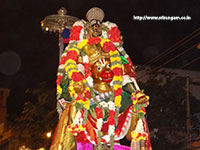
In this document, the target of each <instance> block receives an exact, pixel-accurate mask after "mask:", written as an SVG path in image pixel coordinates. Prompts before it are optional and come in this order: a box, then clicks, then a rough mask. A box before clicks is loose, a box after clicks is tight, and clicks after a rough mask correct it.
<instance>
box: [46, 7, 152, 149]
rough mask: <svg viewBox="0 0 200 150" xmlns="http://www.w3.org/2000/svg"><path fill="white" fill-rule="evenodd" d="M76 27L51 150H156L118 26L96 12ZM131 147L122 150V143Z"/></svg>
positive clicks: (62, 68)
mask: <svg viewBox="0 0 200 150" xmlns="http://www.w3.org/2000/svg"><path fill="white" fill-rule="evenodd" d="M86 18H87V20H88V21H85V20H80V21H77V22H75V23H74V25H73V27H72V30H71V33H70V42H69V44H68V46H67V47H66V49H65V51H64V53H63V54H62V57H61V60H60V65H59V67H58V77H57V99H58V106H57V108H58V112H59V114H60V118H59V123H58V125H57V128H56V131H55V133H54V139H53V142H52V145H51V148H50V149H51V150H74V149H88V150H90V149H91V150H92V149H98V150H101V149H105V148H109V149H115V150H117V149H132V150H140V149H145V150H151V144H150V139H149V132H148V127H147V123H146V120H145V118H144V115H145V107H147V105H148V104H149V97H148V96H147V95H145V94H144V93H143V92H142V91H140V90H139V87H138V85H137V83H136V76H135V72H134V67H133V64H132V62H131V60H130V58H129V56H128V55H127V53H126V51H125V50H124V49H123V46H122V44H123V41H122V36H121V35H120V31H119V29H118V27H117V25H116V24H114V23H111V22H108V21H107V22H102V21H103V18H104V12H103V11H102V10H101V9H100V8H96V7H94V8H91V9H90V10H89V11H88V12H87V14H86ZM125 137H126V138H127V139H128V140H131V145H130V147H128V146H122V145H120V142H119V140H120V139H122V138H125Z"/></svg>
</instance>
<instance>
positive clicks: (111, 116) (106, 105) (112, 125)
mask: <svg viewBox="0 0 200 150" xmlns="http://www.w3.org/2000/svg"><path fill="white" fill-rule="evenodd" d="M105 108H108V110H109V112H108V115H109V118H108V136H109V137H110V147H111V148H110V149H112V147H113V144H114V131H115V115H116V111H115V109H116V108H115V103H114V102H112V101H109V102H107V103H106V102H105V101H103V102H100V103H99V105H98V106H97V107H96V118H97V136H98V149H101V141H102V140H101V134H100V132H101V128H102V125H103V109H105Z"/></svg>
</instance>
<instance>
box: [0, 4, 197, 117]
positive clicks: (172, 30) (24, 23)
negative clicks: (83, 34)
mask: <svg viewBox="0 0 200 150" xmlns="http://www.w3.org/2000/svg"><path fill="white" fill-rule="evenodd" d="M94 6H96V7H100V8H102V9H103V10H104V12H105V19H104V21H107V20H108V21H111V22H114V23H116V24H117V25H118V26H119V29H120V30H121V34H122V35H123V39H124V48H125V49H126V51H127V53H128V54H129V55H130V57H131V58H132V60H133V62H134V64H138V65H142V64H145V63H147V62H148V61H150V60H152V59H153V58H155V57H156V56H157V55H159V54H160V53H162V52H163V51H165V50H166V49H167V48H169V47H170V46H172V45H173V44H175V43H176V42H177V41H179V40H181V39H183V38H184V37H185V36H187V35H188V34H190V33H191V32H193V31H194V30H196V29H197V28H199V27H200V26H199V25H200V18H199V16H200V1H198V0H190V1H188V0H176V1H174V0H173V1H172V0H171V1H169V0H168V1H161V0H154V1H147V0H146V1H145V0H115V1H114V0H1V1H0V14H1V17H0V19H1V24H0V35H1V36H0V40H1V42H0V87H6V88H10V89H11V93H10V96H9V98H8V105H9V110H8V113H10V115H12V114H11V113H13V112H15V113H16V114H17V113H19V112H20V110H21V108H22V106H23V103H24V101H25V96H24V91H25V90H26V89H27V88H32V87H37V86H38V84H39V83H40V82H42V81H47V82H48V84H49V86H51V87H55V81H56V72H57V66H58V35H56V34H54V33H51V34H49V33H44V32H43V31H42V30H41V27H40V21H41V20H42V19H44V18H45V17H46V16H48V15H52V14H56V12H57V10H58V9H59V8H60V7H65V8H66V9H67V11H68V13H67V14H68V15H72V16H75V17H78V18H80V19H85V14H86V12H87V11H88V10H89V9H90V8H91V7H94ZM133 15H136V16H144V15H148V16H162V15H165V16H187V15H188V16H190V17H191V18H192V20H189V21H163V20H160V21H136V20H133ZM198 42H199V36H196V38H193V39H192V40H190V41H189V42H187V43H186V44H184V45H183V46H182V47H180V48H179V49H176V50H175V51H174V52H173V53H172V54H171V55H169V56H167V57H165V58H163V59H161V60H160V61H159V62H157V63H155V64H153V65H155V66H158V65H160V64H162V63H163V62H165V61H167V60H169V59H170V58H172V57H173V56H175V55H177V54H178V53H180V52H182V51H184V50H185V49H187V48H189V47H191V46H192V45H193V44H195V43H198ZM199 55H200V50H198V49H197V48H193V49H192V50H191V51H189V52H188V53H186V54H185V55H183V56H182V57H180V58H179V59H176V61H174V62H172V63H171V64H168V65H167V66H165V67H172V68H180V67H181V66H183V65H184V64H186V63H188V62H190V61H191V60H193V59H195V58H196V57H198V56H199ZM199 62H200V61H197V62H195V63H194V64H192V65H190V66H188V67H187V68H185V69H191V70H197V71H199V70H200V69H199V68H200V65H199V64H200V63H199Z"/></svg>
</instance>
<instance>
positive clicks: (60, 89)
mask: <svg viewBox="0 0 200 150" xmlns="http://www.w3.org/2000/svg"><path fill="white" fill-rule="evenodd" d="M57 92H58V93H59V94H61V93H62V88H61V87H60V85H57Z"/></svg>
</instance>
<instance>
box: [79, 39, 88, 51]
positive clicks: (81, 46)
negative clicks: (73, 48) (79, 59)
mask: <svg viewBox="0 0 200 150" xmlns="http://www.w3.org/2000/svg"><path fill="white" fill-rule="evenodd" d="M87 42H88V39H85V40H83V41H81V42H79V43H78V48H81V49H82V48H83V47H84V46H85V45H86V44H87Z"/></svg>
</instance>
